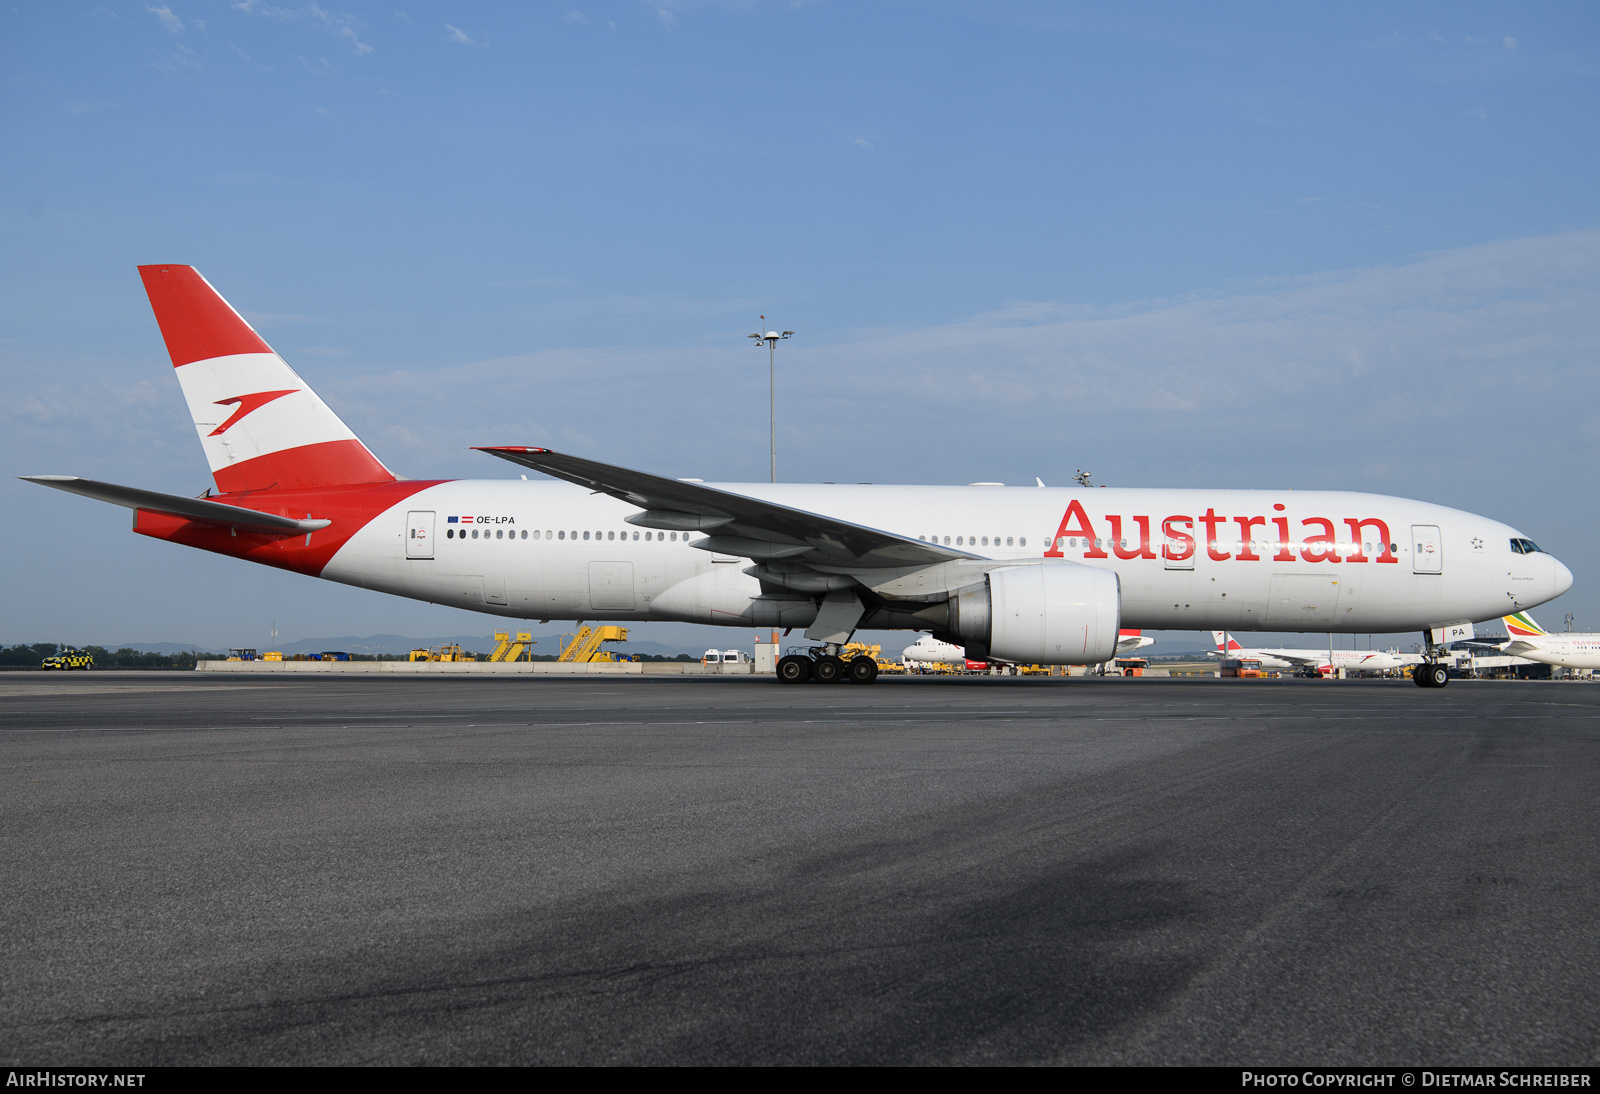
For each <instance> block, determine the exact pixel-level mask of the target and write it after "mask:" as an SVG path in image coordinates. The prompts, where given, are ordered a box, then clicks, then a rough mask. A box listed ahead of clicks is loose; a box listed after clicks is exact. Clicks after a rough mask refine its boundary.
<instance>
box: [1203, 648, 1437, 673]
mask: <svg viewBox="0 0 1600 1094" xmlns="http://www.w3.org/2000/svg"><path fill="white" fill-rule="evenodd" d="M1215 656H1218V657H1221V656H1223V655H1222V654H1216V655H1215ZM1226 656H1227V657H1228V658H1251V659H1254V660H1256V661H1260V662H1261V664H1262V665H1263V666H1264V667H1266V668H1269V669H1287V668H1300V667H1315V668H1317V669H1328V668H1335V669H1352V670H1357V669H1359V670H1362V671H1369V670H1370V671H1374V672H1376V671H1382V670H1386V669H1398V668H1404V667H1405V666H1407V665H1415V664H1418V663H1419V662H1420V661H1421V660H1422V658H1421V656H1420V655H1418V654H1408V653H1396V652H1394V651H1392V650H1332V651H1329V650H1306V649H1288V648H1286V647H1278V648H1275V649H1267V648H1254V649H1242V648H1241V649H1236V650H1230V651H1228V653H1227V654H1226Z"/></svg>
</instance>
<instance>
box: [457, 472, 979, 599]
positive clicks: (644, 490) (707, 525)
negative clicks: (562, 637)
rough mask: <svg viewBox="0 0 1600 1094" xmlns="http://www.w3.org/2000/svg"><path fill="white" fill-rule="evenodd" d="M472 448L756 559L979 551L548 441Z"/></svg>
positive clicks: (887, 561)
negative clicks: (572, 451) (602, 459)
mask: <svg viewBox="0 0 1600 1094" xmlns="http://www.w3.org/2000/svg"><path fill="white" fill-rule="evenodd" d="M477 451H479V452H487V453H489V455H491V456H499V457H500V458H501V459H502V460H510V461H511V462H512V463H516V464H521V465H522V466H523V467H528V468H532V469H533V470H535V471H541V472H543V473H544V474H546V475H551V476H553V477H555V478H558V479H565V480H566V481H567V482H570V483H574V484H576V485H578V486H583V487H587V488H588V489H590V490H593V491H595V492H596V493H600V494H609V495H610V496H611V497H614V498H616V499H618V500H619V501H625V502H627V503H628V504H629V505H637V506H638V507H639V508H640V509H643V510H644V512H642V513H636V514H634V515H633V516H631V517H629V518H627V519H628V521H629V523H632V524H637V525H639V526H640V527H643V528H671V529H676V530H679V531H700V532H705V533H706V534H707V538H706V539H703V540H699V541H697V542H696V543H695V546H696V547H701V548H704V549H705V550H709V551H717V552H719V553H722V554H728V555H741V556H743V557H745V558H749V559H753V560H756V561H758V562H759V561H771V560H777V559H785V560H793V561H795V562H800V563H805V564H808V565H826V566H848V567H852V568H860V569H876V568H879V567H885V568H888V567H908V566H913V567H914V566H932V565H935V564H937V563H941V562H950V561H953V560H955V559H971V558H979V557H981V556H978V555H973V554H968V553H967V552H965V551H957V550H952V549H951V548H949V547H943V546H940V545H938V544H934V543H925V542H923V541H922V540H918V539H910V538H908V537H906V536H901V535H896V534H894V533H893V532H885V531H881V530H879V529H877V528H868V527H866V526H865V525H860V524H851V523H849V522H848V521H842V520H838V519H837V518H834V517H826V516H823V515H821V514H820V513H809V512H806V511H805V510H803V509H794V508H791V507H789V506H787V505H778V504H776V503H774V502H770V501H762V500H761V499H759V498H751V497H746V496H745V495H743V494H734V493H731V492H729V491H727V490H718V489H717V488H715V487H712V486H705V485H703V484H701V483H696V482H684V481H682V480H681V479H668V478H663V477H662V476H660V475H651V474H648V473H646V472H644V471H634V470H631V469H629V468H626V467H616V466H614V465H612V464H607V463H599V462H596V461H594V460H585V459H581V458H579V457H577V456H567V455H563V454H562V453H560V452H552V451H550V450H549V449H548V448H525V447H522V446H520V445H505V446H501V447H479V448H478V449H477Z"/></svg>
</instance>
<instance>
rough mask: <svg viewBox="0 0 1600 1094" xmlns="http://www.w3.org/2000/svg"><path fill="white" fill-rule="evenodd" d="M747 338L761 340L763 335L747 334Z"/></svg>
mask: <svg viewBox="0 0 1600 1094" xmlns="http://www.w3.org/2000/svg"><path fill="white" fill-rule="evenodd" d="M745 337H746V338H760V337H761V335H759V334H747V335H745Z"/></svg>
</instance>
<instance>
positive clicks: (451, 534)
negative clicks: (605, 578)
mask: <svg viewBox="0 0 1600 1094" xmlns="http://www.w3.org/2000/svg"><path fill="white" fill-rule="evenodd" d="M579 534H580V533H578V532H576V531H573V532H551V531H546V532H545V533H544V538H545V539H567V538H568V537H571V538H572V539H574V540H576V539H577V538H578V537H579ZM581 534H582V536H583V538H584V539H588V538H589V536H590V533H588V532H583V533H581ZM593 535H594V538H595V539H605V540H615V539H616V538H617V533H615V532H595V533H593ZM444 538H445V539H456V538H460V539H466V538H467V529H465V528H462V529H461V530H460V535H459V537H458V536H457V530H456V529H454V528H446V529H445V532H444ZM472 538H473V539H477V538H478V529H476V528H474V529H472ZM483 538H484V539H491V538H493V539H527V538H528V533H527V532H526V531H524V532H522V533H520V534H519V533H518V532H517V530H516V529H515V528H513V529H512V530H511V531H509V532H507V531H506V530H505V529H504V528H496V529H495V530H494V535H493V536H492V537H491V536H490V535H489V529H487V528H485V529H483ZM533 538H534V539H538V538H539V530H538V529H537V528H535V529H534V530H533ZM622 538H623V539H627V538H628V533H627V532H623V533H622ZM633 538H634V539H635V540H637V539H638V538H639V533H638V532H635V533H633ZM652 538H653V539H654V540H656V541H659V542H661V543H665V542H667V540H668V539H669V538H670V539H671V540H672V542H673V543H676V542H678V533H677V532H646V533H644V541H645V542H646V543H649V542H651V541H652ZM683 542H685V543H688V542H689V533H688V532H685V533H683Z"/></svg>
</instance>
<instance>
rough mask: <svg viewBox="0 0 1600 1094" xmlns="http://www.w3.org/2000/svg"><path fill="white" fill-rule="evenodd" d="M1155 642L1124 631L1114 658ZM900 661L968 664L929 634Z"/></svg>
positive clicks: (963, 655)
mask: <svg viewBox="0 0 1600 1094" xmlns="http://www.w3.org/2000/svg"><path fill="white" fill-rule="evenodd" d="M1155 642H1156V640H1155V639H1154V638H1146V637H1145V636H1144V635H1141V634H1140V633H1139V632H1138V631H1130V630H1124V631H1122V632H1121V633H1119V634H1118V635H1117V653H1116V656H1118V657H1126V656H1128V655H1129V654H1131V653H1132V652H1133V651H1134V650H1141V649H1144V647H1146V646H1153V645H1155ZM900 660H901V661H903V662H905V663H906V664H911V663H913V662H918V663H921V664H926V665H965V664H968V663H969V662H968V658H967V651H966V650H964V649H962V648H961V647H960V646H957V645H953V644H951V643H949V642H941V641H939V640H938V639H937V638H935V637H934V636H933V635H931V634H925V635H923V636H922V637H921V638H918V639H917V640H916V641H915V642H913V643H912V644H911V645H909V646H907V647H906V648H905V649H903V650H901V651H900Z"/></svg>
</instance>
